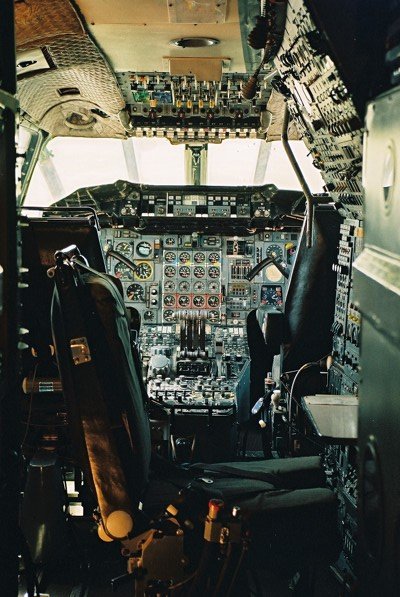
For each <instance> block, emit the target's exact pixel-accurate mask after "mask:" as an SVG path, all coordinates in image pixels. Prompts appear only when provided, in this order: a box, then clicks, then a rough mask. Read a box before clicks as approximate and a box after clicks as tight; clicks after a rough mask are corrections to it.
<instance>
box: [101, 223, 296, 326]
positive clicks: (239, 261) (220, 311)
mask: <svg viewBox="0 0 400 597" xmlns="http://www.w3.org/2000/svg"><path fill="white" fill-rule="evenodd" d="M101 234H102V242H103V245H104V246H105V247H107V248H108V249H110V248H111V249H112V252H113V256H112V257H110V256H109V257H108V263H107V265H108V271H109V272H110V273H111V274H113V275H115V276H116V277H117V278H119V279H120V280H121V282H122V285H123V289H124V298H125V301H126V304H127V306H131V307H135V308H136V309H137V310H138V311H139V313H140V315H141V318H142V323H143V324H161V323H171V322H174V321H178V320H179V313H180V311H182V310H188V309H190V310H193V309H195V310H201V311H204V312H205V316H206V319H207V321H208V322H209V323H216V324H221V325H238V324H241V325H243V324H244V323H245V320H246V316H247V314H248V313H249V311H250V310H251V309H254V308H256V307H258V306H259V305H260V304H269V305H275V306H278V307H280V306H282V305H283V301H284V296H285V288H286V283H287V280H286V277H285V276H284V275H283V274H282V273H281V271H280V270H279V269H278V268H277V267H276V266H275V265H274V264H273V263H269V264H268V265H267V266H266V267H265V269H263V270H261V272H260V273H259V274H258V275H256V276H255V277H254V279H253V280H252V281H249V280H248V279H247V276H248V274H249V272H250V271H251V270H252V268H253V267H254V266H255V265H257V264H258V263H260V262H261V261H262V260H263V259H265V258H268V257H271V258H273V259H275V260H276V261H278V262H279V263H281V264H282V266H283V268H286V269H287V272H288V273H289V270H290V266H291V264H292V263H293V259H294V255H295V252H296V246H297V238H298V233H297V232H285V231H264V232H258V233H255V234H249V235H248V236H224V235H222V234H219V235H217V234H215V235H209V234H200V233H196V232H194V233H191V234H169V233H166V234H160V235H157V234H144V233H139V232H136V231H134V230H131V229H126V228H123V229H120V228H105V229H102V232H101ZM117 254H120V255H121V259H119V258H118V256H117ZM122 258H125V260H123V259H122ZM127 261H128V262H129V261H130V262H132V264H133V265H134V267H133V268H132V267H130V266H129V265H128V264H127Z"/></svg>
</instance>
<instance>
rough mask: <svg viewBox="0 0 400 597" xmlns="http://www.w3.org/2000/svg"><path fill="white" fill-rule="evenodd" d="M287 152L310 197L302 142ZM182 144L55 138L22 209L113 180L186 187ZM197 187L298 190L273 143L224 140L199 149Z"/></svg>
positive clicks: (314, 181) (311, 173) (319, 183)
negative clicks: (270, 186) (295, 161)
mask: <svg viewBox="0 0 400 597" xmlns="http://www.w3.org/2000/svg"><path fill="white" fill-rule="evenodd" d="M291 146H292V149H293V151H294V153H295V155H296V158H297V159H298V161H299V164H300V166H301V168H302V171H303V174H304V176H305V177H306V180H307V181H308V184H309V185H310V189H311V191H312V192H313V193H320V192H322V187H323V184H324V183H323V180H322V178H321V175H320V173H319V171H318V170H316V169H315V168H314V166H313V165H312V161H311V158H310V157H309V156H308V154H307V149H306V147H305V145H304V144H303V142H302V141H292V142H291ZM190 149H193V148H190V147H188V146H185V144H179V145H172V144H171V143H170V142H169V141H168V140H167V139H163V138H150V139H148V138H145V137H144V138H131V139H128V140H126V141H121V140H119V139H87V138H71V137H57V138H55V139H53V140H51V141H50V142H49V143H48V144H47V146H46V147H45V149H44V150H43V151H42V154H41V157H40V160H39V162H38V164H37V165H36V168H35V171H34V173H33V176H32V180H31V183H30V186H29V189H28V193H27V197H26V200H25V205H37V206H46V205H51V204H52V203H54V202H55V201H58V200H59V199H61V198H63V197H66V196H67V195H69V194H70V193H72V192H73V191H75V190H76V189H79V188H82V187H88V186H94V185H101V184H108V183H112V182H114V181H116V180H128V181H130V182H135V183H143V184H154V185H185V184H191V181H190V176H189V172H190V168H188V165H187V164H188V160H189V159H192V158H191V156H192V155H193V154H194V152H193V151H190ZM199 150H200V153H201V155H202V160H201V163H202V176H201V183H202V184H207V185H221V186H242V185H245V186H253V185H262V184H267V183H270V184H275V185H276V186H277V187H278V188H281V189H293V190H300V185H299V183H298V180H297V178H296V176H295V174H294V172H293V169H292V167H291V165H290V163H289V160H288V159H287V157H286V154H285V152H284V150H283V147H282V144H281V143H280V142H278V141H274V142H270V143H266V142H265V141H263V140H260V139H227V140H225V141H223V142H222V143H220V144H208V145H203V146H199Z"/></svg>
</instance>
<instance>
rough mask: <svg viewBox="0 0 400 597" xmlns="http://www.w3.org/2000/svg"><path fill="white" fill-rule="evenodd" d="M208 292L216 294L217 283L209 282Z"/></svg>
mask: <svg viewBox="0 0 400 597" xmlns="http://www.w3.org/2000/svg"><path fill="white" fill-rule="evenodd" d="M208 290H209V291H210V292H218V282H210V283H209V285H208Z"/></svg>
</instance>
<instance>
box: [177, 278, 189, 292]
mask: <svg viewBox="0 0 400 597" xmlns="http://www.w3.org/2000/svg"><path fill="white" fill-rule="evenodd" d="M179 290H180V291H181V292H189V290H190V284H189V282H187V281H186V280H182V282H179Z"/></svg>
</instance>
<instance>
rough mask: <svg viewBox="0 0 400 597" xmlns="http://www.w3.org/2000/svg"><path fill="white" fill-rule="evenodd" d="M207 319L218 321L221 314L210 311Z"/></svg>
mask: <svg viewBox="0 0 400 597" xmlns="http://www.w3.org/2000/svg"><path fill="white" fill-rule="evenodd" d="M207 318H208V319H209V320H210V321H218V319H219V313H218V311H209V312H208V313H207Z"/></svg>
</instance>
